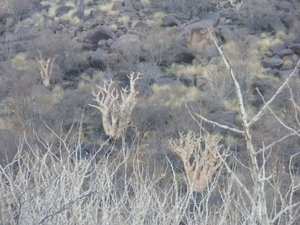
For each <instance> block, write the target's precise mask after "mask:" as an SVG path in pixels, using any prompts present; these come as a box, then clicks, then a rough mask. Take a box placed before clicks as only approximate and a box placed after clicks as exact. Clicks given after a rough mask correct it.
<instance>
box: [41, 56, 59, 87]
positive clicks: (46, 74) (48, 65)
mask: <svg viewBox="0 0 300 225" xmlns="http://www.w3.org/2000/svg"><path fill="white" fill-rule="evenodd" d="M39 54H40V58H39V59H38V58H36V60H37V62H38V63H39V69H40V75H41V78H42V80H43V84H44V86H45V87H49V86H50V77H51V74H52V70H53V64H54V61H55V57H53V58H48V59H47V60H46V59H44V58H43V56H42V53H41V52H40V51H39Z"/></svg>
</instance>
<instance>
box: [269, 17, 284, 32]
mask: <svg viewBox="0 0 300 225" xmlns="http://www.w3.org/2000/svg"><path fill="white" fill-rule="evenodd" d="M270 26H271V28H272V29H273V30H275V31H282V32H284V33H286V32H287V27H286V26H285V25H284V24H283V22H282V21H281V19H280V18H279V17H273V18H272V20H270Z"/></svg>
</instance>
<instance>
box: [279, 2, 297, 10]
mask: <svg viewBox="0 0 300 225" xmlns="http://www.w3.org/2000/svg"><path fill="white" fill-rule="evenodd" d="M277 8H278V9H279V10H284V11H285V12H290V11H292V10H294V9H295V7H294V6H293V5H292V3H290V2H288V1H283V2H280V3H279V4H278V5H277Z"/></svg>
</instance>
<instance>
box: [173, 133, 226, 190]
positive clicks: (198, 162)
mask: <svg viewBox="0 0 300 225" xmlns="http://www.w3.org/2000/svg"><path fill="white" fill-rule="evenodd" d="M220 140H221V138H220V137H219V136H217V135H211V134H209V133H206V134H205V135H204V137H201V136H200V135H197V134H195V133H194V132H192V131H189V132H188V133H187V134H186V135H185V134H183V133H181V134H180V138H179V139H177V140H174V139H171V140H170V141H169V142H170V145H171V146H172V150H173V152H174V153H175V154H176V155H178V156H179V157H180V158H181V159H182V161H183V164H184V169H185V172H186V174H187V177H188V181H189V186H190V188H191V189H192V191H196V192H203V191H205V189H206V188H207V187H208V185H209V183H210V181H211V179H212V177H213V175H214V174H215V173H216V172H217V171H218V169H219V168H220V167H221V165H222V160H221V158H220V157H226V151H224V152H223V153H222V155H221V156H220V150H221V148H222V145H219V142H220ZM203 142H204V144H203ZM202 144H203V146H202Z"/></svg>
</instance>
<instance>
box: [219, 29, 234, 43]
mask: <svg viewBox="0 0 300 225" xmlns="http://www.w3.org/2000/svg"><path fill="white" fill-rule="evenodd" d="M218 28H219V27H218ZM219 29H220V30H219V33H220V34H221V35H222V37H223V38H224V40H225V42H226V43H229V42H230V41H236V40H238V34H237V33H236V32H235V31H233V30H231V29H229V27H228V26H226V25H224V26H222V27H220V28H219Z"/></svg>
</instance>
